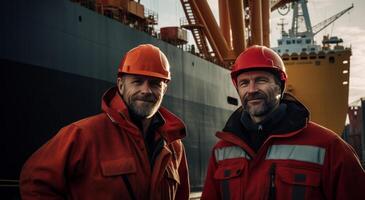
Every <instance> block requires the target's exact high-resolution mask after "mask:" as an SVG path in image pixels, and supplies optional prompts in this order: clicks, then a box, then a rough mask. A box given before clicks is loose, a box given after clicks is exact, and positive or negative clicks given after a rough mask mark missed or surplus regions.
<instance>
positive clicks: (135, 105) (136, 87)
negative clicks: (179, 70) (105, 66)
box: [118, 74, 167, 118]
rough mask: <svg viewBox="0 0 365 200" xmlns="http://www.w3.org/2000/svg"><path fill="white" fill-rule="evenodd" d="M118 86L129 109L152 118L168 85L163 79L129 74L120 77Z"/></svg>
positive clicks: (143, 116) (139, 115)
mask: <svg viewBox="0 0 365 200" xmlns="http://www.w3.org/2000/svg"><path fill="white" fill-rule="evenodd" d="M118 88H119V92H120V94H121V96H122V98H123V100H124V102H125V104H126V106H127V107H128V109H129V111H131V112H132V113H133V114H134V115H136V116H137V117H140V118H150V117H152V116H153V115H154V114H155V113H156V112H157V110H158V109H159V107H160V106H161V102H162V99H163V95H164V94H165V92H166V89H167V85H166V83H165V82H164V80H163V79H159V78H152V77H147V76H139V75H130V74H127V75H123V77H122V78H118Z"/></svg>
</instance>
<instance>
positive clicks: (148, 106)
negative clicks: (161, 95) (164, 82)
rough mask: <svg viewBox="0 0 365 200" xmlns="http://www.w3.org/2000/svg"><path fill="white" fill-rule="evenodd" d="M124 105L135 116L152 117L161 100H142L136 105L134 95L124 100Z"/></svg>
mask: <svg viewBox="0 0 365 200" xmlns="http://www.w3.org/2000/svg"><path fill="white" fill-rule="evenodd" d="M126 105H127V107H128V109H129V111H130V112H132V114H133V115H135V116H136V117H139V118H141V119H145V118H150V117H152V116H153V115H154V114H155V113H156V112H157V110H158V108H159V107H160V105H161V101H157V102H144V103H143V104H142V105H137V100H136V98H135V97H131V98H130V101H128V102H126Z"/></svg>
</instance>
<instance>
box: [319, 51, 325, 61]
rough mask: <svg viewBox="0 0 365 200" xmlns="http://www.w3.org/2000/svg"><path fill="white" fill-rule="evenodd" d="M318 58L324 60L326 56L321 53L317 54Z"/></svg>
mask: <svg viewBox="0 0 365 200" xmlns="http://www.w3.org/2000/svg"><path fill="white" fill-rule="evenodd" d="M318 58H320V59H324V58H326V54H325V53H324V52H323V51H320V52H318Z"/></svg>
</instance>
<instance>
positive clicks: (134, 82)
mask: <svg viewBox="0 0 365 200" xmlns="http://www.w3.org/2000/svg"><path fill="white" fill-rule="evenodd" d="M142 82H143V81H141V80H134V81H132V83H133V84H141V83H142Z"/></svg>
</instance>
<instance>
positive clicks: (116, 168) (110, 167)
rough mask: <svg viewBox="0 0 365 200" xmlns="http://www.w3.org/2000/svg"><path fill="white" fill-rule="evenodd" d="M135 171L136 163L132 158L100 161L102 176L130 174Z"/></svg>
mask: <svg viewBox="0 0 365 200" xmlns="http://www.w3.org/2000/svg"><path fill="white" fill-rule="evenodd" d="M136 171H137V169H136V163H135V160H134V158H133V157H126V158H120V159H116V160H104V161H101V172H102V174H103V175H104V176H119V175H123V174H132V173H136Z"/></svg>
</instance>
